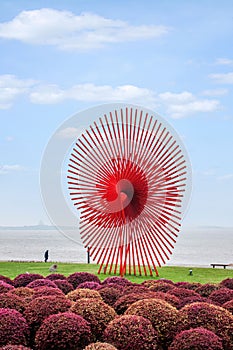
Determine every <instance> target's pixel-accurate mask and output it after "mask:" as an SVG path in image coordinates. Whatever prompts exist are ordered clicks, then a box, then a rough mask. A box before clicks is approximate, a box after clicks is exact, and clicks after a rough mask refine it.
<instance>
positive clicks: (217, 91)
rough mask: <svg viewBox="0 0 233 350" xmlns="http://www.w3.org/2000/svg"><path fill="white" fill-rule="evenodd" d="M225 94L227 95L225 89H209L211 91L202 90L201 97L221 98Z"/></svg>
mask: <svg viewBox="0 0 233 350" xmlns="http://www.w3.org/2000/svg"><path fill="white" fill-rule="evenodd" d="M227 94H228V90H227V89H211V90H204V91H203V92H202V95H204V96H223V95H227Z"/></svg>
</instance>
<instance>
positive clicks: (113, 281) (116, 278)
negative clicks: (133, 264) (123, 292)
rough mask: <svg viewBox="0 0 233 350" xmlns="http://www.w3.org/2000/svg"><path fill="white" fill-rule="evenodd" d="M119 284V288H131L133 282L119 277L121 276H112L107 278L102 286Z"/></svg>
mask: <svg viewBox="0 0 233 350" xmlns="http://www.w3.org/2000/svg"><path fill="white" fill-rule="evenodd" d="M109 283H111V284H117V285H118V286H122V287H126V286H131V285H132V282H130V281H129V280H127V279H126V278H124V277H119V276H111V277H107V278H105V280H104V281H103V282H102V285H106V284H109Z"/></svg>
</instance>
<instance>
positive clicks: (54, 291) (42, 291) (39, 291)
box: [32, 286, 65, 299]
mask: <svg viewBox="0 0 233 350" xmlns="http://www.w3.org/2000/svg"><path fill="white" fill-rule="evenodd" d="M47 295H58V296H61V297H62V296H63V297H64V296H65V294H64V293H63V292H62V291H61V290H60V289H59V288H53V287H47V286H41V287H36V288H34V294H33V297H32V299H35V298H39V297H43V296H47Z"/></svg>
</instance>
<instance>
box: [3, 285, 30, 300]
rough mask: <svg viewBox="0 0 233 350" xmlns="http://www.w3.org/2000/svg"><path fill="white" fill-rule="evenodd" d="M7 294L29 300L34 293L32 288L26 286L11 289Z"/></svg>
mask: <svg viewBox="0 0 233 350" xmlns="http://www.w3.org/2000/svg"><path fill="white" fill-rule="evenodd" d="M8 294H11V295H18V296H19V297H21V298H24V300H25V301H26V302H27V301H28V302H29V301H30V300H31V299H32V297H33V294H34V290H33V289H31V288H28V287H18V288H14V289H11V290H10V291H9V292H8Z"/></svg>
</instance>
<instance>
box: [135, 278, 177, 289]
mask: <svg viewBox="0 0 233 350" xmlns="http://www.w3.org/2000/svg"><path fill="white" fill-rule="evenodd" d="M158 283H169V284H171V285H173V286H175V283H174V282H173V281H171V280H168V279H166V278H161V279H159V280H146V281H143V282H142V283H141V285H143V286H146V287H148V288H149V287H151V286H153V285H154V284H158Z"/></svg>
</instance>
